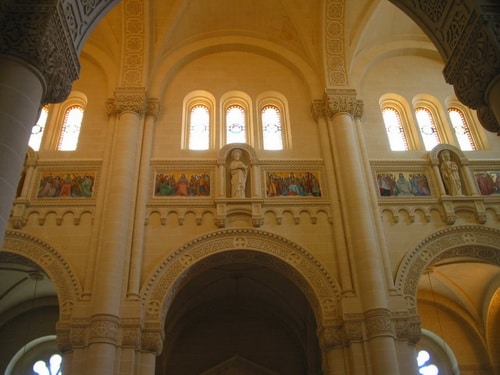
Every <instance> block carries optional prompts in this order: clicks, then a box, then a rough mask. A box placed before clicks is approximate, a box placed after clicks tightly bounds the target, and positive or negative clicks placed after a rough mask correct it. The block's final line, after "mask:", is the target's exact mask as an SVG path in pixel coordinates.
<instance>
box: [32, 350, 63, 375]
mask: <svg viewBox="0 0 500 375" xmlns="http://www.w3.org/2000/svg"><path fill="white" fill-rule="evenodd" d="M61 363H62V357H61V356H60V355H59V354H53V355H51V356H50V358H49V359H48V360H39V361H36V362H35V364H34V365H33V372H34V373H35V374H37V375H62V371H61Z"/></svg>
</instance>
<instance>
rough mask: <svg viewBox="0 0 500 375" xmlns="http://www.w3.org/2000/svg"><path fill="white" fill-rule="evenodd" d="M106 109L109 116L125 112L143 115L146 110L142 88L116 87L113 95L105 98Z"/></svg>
mask: <svg viewBox="0 0 500 375" xmlns="http://www.w3.org/2000/svg"><path fill="white" fill-rule="evenodd" d="M106 109H107V112H108V116H110V117H116V116H120V115H121V114H123V113H125V112H133V113H135V114H137V115H138V116H143V115H144V113H145V111H146V97H145V92H144V89H127V88H118V89H116V91H115V97H114V98H111V99H108V100H107V102H106Z"/></svg>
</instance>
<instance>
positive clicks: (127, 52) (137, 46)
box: [120, 0, 146, 87]
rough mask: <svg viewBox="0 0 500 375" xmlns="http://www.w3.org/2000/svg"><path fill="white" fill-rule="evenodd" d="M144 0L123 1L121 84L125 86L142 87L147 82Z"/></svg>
mask: <svg viewBox="0 0 500 375" xmlns="http://www.w3.org/2000/svg"><path fill="white" fill-rule="evenodd" d="M144 4H145V3H144V1H140V0H124V1H123V18H124V22H123V28H124V29H123V35H124V36H125V37H124V40H123V43H124V46H123V51H124V53H123V61H122V76H121V82H120V84H121V85H122V86H123V87H141V86H143V85H144V84H145V82H144V81H145V79H144V75H145V74H144V69H145V66H144V65H145V61H144V60H145V56H146V46H145V43H146V38H145V35H144V33H145V28H146V26H145V15H144V12H145V10H144V7H145V5H144Z"/></svg>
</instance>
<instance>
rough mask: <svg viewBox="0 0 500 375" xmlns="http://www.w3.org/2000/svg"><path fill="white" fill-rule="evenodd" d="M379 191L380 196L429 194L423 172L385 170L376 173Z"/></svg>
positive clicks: (421, 195) (429, 190)
mask: <svg viewBox="0 0 500 375" xmlns="http://www.w3.org/2000/svg"><path fill="white" fill-rule="evenodd" d="M377 183H378V189H379V193H380V195H381V196H382V197H400V196H414V197H427V196H430V195H431V189H430V188H429V182H428V179H427V176H426V175H425V174H424V173H415V172H386V173H378V174H377Z"/></svg>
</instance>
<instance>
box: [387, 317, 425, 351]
mask: <svg viewBox="0 0 500 375" xmlns="http://www.w3.org/2000/svg"><path fill="white" fill-rule="evenodd" d="M392 321H393V323H394V329H395V333H396V338H397V339H398V340H408V341H409V342H410V343H412V344H416V343H417V342H418V340H420V336H421V320H420V317H419V316H418V315H416V314H415V315H410V314H409V313H408V312H396V313H393V314H392Z"/></svg>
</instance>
